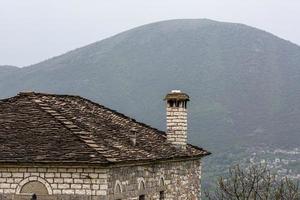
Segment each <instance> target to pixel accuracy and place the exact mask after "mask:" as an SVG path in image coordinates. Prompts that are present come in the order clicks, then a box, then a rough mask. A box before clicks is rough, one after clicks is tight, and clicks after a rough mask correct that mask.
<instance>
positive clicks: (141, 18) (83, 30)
mask: <svg viewBox="0 0 300 200" xmlns="http://www.w3.org/2000/svg"><path fill="white" fill-rule="evenodd" d="M182 18H209V19H213V20H219V21H226V22H237V23H243V24H247V25H250V26H254V27H257V28H260V29H263V30H266V31H268V32H271V33H273V34H275V35H277V36H279V37H282V38H284V39H287V40H290V41H292V42H294V43H297V44H300V0H0V65H4V64H9V65H16V66H27V65H30V64H34V63H37V62H40V61H42V60H45V59H47V58H50V57H53V56H56V55H60V54H62V53H64V52H67V51H70V50H72V49H74V48H78V47H81V46H84V45H87V44H89V43H92V42H96V41H99V40H101V39H104V38H106V37H109V36H112V35H114V34H117V33H119V32H121V31H124V30H127V29H131V28H134V27H136V26H139V25H143V24H147V23H151V22H156V21H161V20H167V19H182Z"/></svg>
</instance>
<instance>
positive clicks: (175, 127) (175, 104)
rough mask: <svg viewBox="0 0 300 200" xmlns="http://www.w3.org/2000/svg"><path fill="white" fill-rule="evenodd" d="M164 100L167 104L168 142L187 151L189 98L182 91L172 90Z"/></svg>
mask: <svg viewBox="0 0 300 200" xmlns="http://www.w3.org/2000/svg"><path fill="white" fill-rule="evenodd" d="M164 100H165V101H166V104H167V105H166V106H167V108H166V109H167V140H168V141H169V142H170V143H172V144H174V145H175V146H176V147H178V148H181V149H186V145H187V102H188V101H189V100H190V99H189V96H188V95H187V94H185V93H183V92H181V91H180V90H172V91H171V93H169V94H167V95H166V97H165V99H164Z"/></svg>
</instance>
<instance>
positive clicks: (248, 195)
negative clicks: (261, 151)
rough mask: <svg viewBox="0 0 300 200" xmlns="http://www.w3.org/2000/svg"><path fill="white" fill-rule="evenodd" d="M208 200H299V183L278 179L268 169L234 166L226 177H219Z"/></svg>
mask: <svg viewBox="0 0 300 200" xmlns="http://www.w3.org/2000/svg"><path fill="white" fill-rule="evenodd" d="M205 196H206V197H207V199H209V200H300V190H299V182H295V181H292V180H290V179H289V178H287V177H285V178H281V179H279V178H278V177H277V176H276V175H273V174H272V173H271V171H270V170H269V169H267V167H265V166H261V165H253V166H250V167H249V168H247V169H242V168H241V167H240V166H238V165H237V166H234V167H231V168H230V169H229V174H228V176H227V177H220V178H219V180H218V182H217V187H216V189H215V190H214V191H213V192H208V191H206V192H205Z"/></svg>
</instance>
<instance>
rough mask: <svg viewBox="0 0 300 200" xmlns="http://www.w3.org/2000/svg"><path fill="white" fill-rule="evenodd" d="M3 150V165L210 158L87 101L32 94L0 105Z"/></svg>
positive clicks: (22, 95) (0, 131)
mask: <svg viewBox="0 0 300 200" xmlns="http://www.w3.org/2000/svg"><path fill="white" fill-rule="evenodd" d="M133 139H135V140H136V144H135V145H134V143H133V142H132V140H133ZM0 151H1V154H0V162H2V163H8V162H9V163H16V162H17V163H32V162H35V163H36V162H41V163H92V164H110V163H118V162H135V161H155V160H165V159H175V158H194V157H196V158H198V157H199V158H200V157H203V156H206V155H208V154H210V153H209V152H207V151H206V150H204V149H202V148H199V147H195V146H192V145H188V147H187V150H180V149H177V148H175V147H174V146H173V145H172V144H170V143H168V142H167V140H166V135H165V133H164V132H162V131H159V130H157V129H154V128H152V127H150V126H148V125H146V124H143V123H140V122H137V121H135V120H134V119H132V118H129V117H127V116H125V115H123V114H121V113H118V112H116V111H114V110H111V109H109V108H106V107H104V106H102V105H99V104H97V103H94V102H92V101H90V100H88V99H85V98H82V97H79V96H71V95H55V94H42V93H33V92H30V93H20V94H19V95H17V96H15V97H12V98H9V99H4V100H1V101H0Z"/></svg>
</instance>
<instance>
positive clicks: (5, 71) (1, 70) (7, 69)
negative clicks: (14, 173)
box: [0, 65, 19, 78]
mask: <svg viewBox="0 0 300 200" xmlns="http://www.w3.org/2000/svg"><path fill="white" fill-rule="evenodd" d="M17 70H19V68H18V67H15V66H11V65H0V78H1V77H4V76H7V75H9V74H13V73H14V72H16V71H17Z"/></svg>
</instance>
